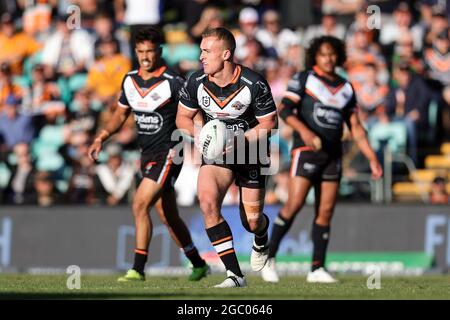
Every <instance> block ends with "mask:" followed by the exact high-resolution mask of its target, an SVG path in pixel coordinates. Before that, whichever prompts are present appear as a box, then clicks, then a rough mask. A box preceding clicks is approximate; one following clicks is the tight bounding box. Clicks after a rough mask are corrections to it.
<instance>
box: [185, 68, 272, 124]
mask: <svg viewBox="0 0 450 320" xmlns="http://www.w3.org/2000/svg"><path fill="white" fill-rule="evenodd" d="M180 103H181V104H182V106H184V107H185V108H187V109H191V110H198V109H201V111H202V114H203V118H204V120H205V123H206V122H208V121H210V120H212V119H220V120H222V121H224V122H225V123H226V125H227V127H228V128H229V129H232V130H233V131H237V130H243V131H244V132H245V131H247V130H248V129H250V128H253V127H255V126H256V125H257V124H258V120H257V118H263V117H266V116H268V115H271V114H274V113H276V110H277V109H276V106H275V102H274V100H273V97H272V93H271V91H270V87H269V85H268V83H267V81H266V80H265V79H264V77H263V76H261V75H260V74H259V73H257V72H254V71H252V70H251V69H249V68H246V67H244V66H241V65H237V70H236V75H235V76H234V78H233V80H232V81H231V83H230V84H228V85H227V86H225V87H223V88H222V87H219V86H218V85H216V84H215V83H214V82H212V81H210V80H209V78H208V75H206V74H205V73H204V72H203V70H200V71H197V72H195V73H194V74H192V75H191V76H190V77H189V79H188V80H187V81H186V82H185V84H184V86H183V88H182V90H181V92H180Z"/></svg>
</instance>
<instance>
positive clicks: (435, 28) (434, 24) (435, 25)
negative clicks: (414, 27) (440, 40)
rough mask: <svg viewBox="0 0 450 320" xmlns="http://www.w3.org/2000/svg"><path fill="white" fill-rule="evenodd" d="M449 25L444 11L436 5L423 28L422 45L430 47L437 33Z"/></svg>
mask: <svg viewBox="0 0 450 320" xmlns="http://www.w3.org/2000/svg"><path fill="white" fill-rule="evenodd" d="M448 27H449V22H448V18H447V15H446V14H445V12H444V11H443V10H442V9H440V8H439V7H436V8H434V9H432V17H431V20H430V21H429V23H427V26H426V28H425V37H424V40H423V41H424V47H425V48H430V47H432V46H433V43H434V41H435V40H436V38H437V36H438V34H440V33H441V32H442V31H444V30H446V29H447V28H448Z"/></svg>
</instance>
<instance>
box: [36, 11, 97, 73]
mask: <svg viewBox="0 0 450 320" xmlns="http://www.w3.org/2000/svg"><path fill="white" fill-rule="evenodd" d="M67 19H68V17H67V16H58V21H57V23H56V31H55V32H54V33H53V34H51V35H50V36H49V38H48V39H47V40H46V41H45V44H44V48H43V50H42V63H43V64H44V65H45V66H46V67H47V68H49V70H50V71H52V72H56V75H57V76H61V77H64V78H66V79H69V78H71V77H73V76H74V75H76V74H78V73H85V72H86V70H87V69H88V67H89V66H90V65H91V63H92V61H93V58H94V46H93V42H92V38H91V37H90V36H89V34H88V33H87V32H86V31H85V30H83V29H69V27H68V26H67V24H66V21H67Z"/></svg>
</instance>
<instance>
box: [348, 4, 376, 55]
mask: <svg viewBox="0 0 450 320" xmlns="http://www.w3.org/2000/svg"><path fill="white" fill-rule="evenodd" d="M368 19H369V15H368V14H367V5H364V6H362V7H361V8H360V10H358V11H356V13H355V16H354V19H353V20H354V21H353V22H352V23H351V24H350V26H349V27H348V29H347V33H346V36H345V42H346V43H347V46H348V47H353V44H352V43H353V41H354V34H355V32H356V31H363V32H364V33H365V34H366V37H367V40H368V41H369V42H370V43H374V42H376V41H377V40H378V37H379V29H377V28H372V27H371V28H369V21H368Z"/></svg>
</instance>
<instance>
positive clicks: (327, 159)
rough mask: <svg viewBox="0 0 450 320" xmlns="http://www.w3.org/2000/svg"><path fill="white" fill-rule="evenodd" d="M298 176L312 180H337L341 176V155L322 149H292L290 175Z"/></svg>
mask: <svg viewBox="0 0 450 320" xmlns="http://www.w3.org/2000/svg"><path fill="white" fill-rule="evenodd" d="M295 176H300V177H305V178H307V179H309V180H312V181H317V180H320V181H339V180H340V179H341V176H342V157H341V156H340V155H339V156H333V155H330V154H328V153H326V152H324V151H323V150H319V151H317V152H314V151H312V150H311V149H310V148H308V147H300V148H297V149H294V150H293V151H292V162H291V177H295Z"/></svg>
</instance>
